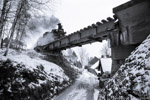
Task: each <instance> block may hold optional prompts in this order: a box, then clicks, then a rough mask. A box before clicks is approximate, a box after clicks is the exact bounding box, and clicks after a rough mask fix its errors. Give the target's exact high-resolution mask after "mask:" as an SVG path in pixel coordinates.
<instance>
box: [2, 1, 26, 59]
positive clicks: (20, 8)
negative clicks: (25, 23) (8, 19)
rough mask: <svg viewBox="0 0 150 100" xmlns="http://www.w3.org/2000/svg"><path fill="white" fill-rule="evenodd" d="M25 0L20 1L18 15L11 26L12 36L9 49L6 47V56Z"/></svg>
mask: <svg viewBox="0 0 150 100" xmlns="http://www.w3.org/2000/svg"><path fill="white" fill-rule="evenodd" d="M23 1H24V0H22V1H21V3H18V8H17V12H16V17H15V19H14V22H13V25H12V28H11V34H10V38H9V41H8V45H7V49H6V51H5V53H4V56H7V54H8V52H9V47H10V43H11V40H12V38H13V36H14V31H15V27H16V24H17V21H18V19H19V17H20V16H21V15H20V12H21V10H22V7H23V4H24V3H23Z"/></svg>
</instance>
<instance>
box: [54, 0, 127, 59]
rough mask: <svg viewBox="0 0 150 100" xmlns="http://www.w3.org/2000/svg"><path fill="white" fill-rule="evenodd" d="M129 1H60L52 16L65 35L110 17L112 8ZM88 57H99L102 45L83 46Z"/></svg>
mask: <svg viewBox="0 0 150 100" xmlns="http://www.w3.org/2000/svg"><path fill="white" fill-rule="evenodd" d="M127 1H129V0H61V1H60V2H59V3H58V4H57V7H56V9H55V13H54V15H55V16H56V17H58V18H59V20H60V22H61V23H62V25H63V27H64V30H65V31H66V32H67V34H70V33H72V32H75V31H77V30H80V29H82V28H84V27H87V26H89V25H91V24H93V23H96V22H98V21H101V20H102V19H106V18H107V17H112V16H113V12H112V8H114V7H116V6H118V5H121V4H123V3H125V2H127ZM83 47H85V48H86V50H87V52H88V53H89V55H90V56H98V57H100V49H101V47H102V44H100V43H93V44H89V45H85V46H83Z"/></svg>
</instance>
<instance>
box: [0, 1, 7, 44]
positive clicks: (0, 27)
mask: <svg viewBox="0 0 150 100" xmlns="http://www.w3.org/2000/svg"><path fill="white" fill-rule="evenodd" d="M7 6H8V0H4V1H3V8H2V13H1V17H0V45H1V40H2V34H3V27H4V24H5V20H6V19H5V18H6V17H5V14H6V10H7Z"/></svg>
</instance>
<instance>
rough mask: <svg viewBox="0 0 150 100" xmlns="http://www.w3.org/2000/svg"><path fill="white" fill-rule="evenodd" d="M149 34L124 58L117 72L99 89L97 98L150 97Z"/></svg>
mask: <svg viewBox="0 0 150 100" xmlns="http://www.w3.org/2000/svg"><path fill="white" fill-rule="evenodd" d="M149 91H150V35H149V36H148V37H147V39H146V40H144V41H143V42H142V44H141V45H140V46H138V47H137V48H136V50H135V51H133V52H132V53H131V55H130V56H129V57H128V58H127V59H126V60H125V64H124V65H122V66H121V67H120V69H119V70H118V71H117V73H116V74H115V75H114V76H113V77H112V78H111V79H110V80H109V81H108V82H107V83H106V86H105V87H104V89H101V90H100V94H99V100H102V99H106V97H108V99H114V98H121V96H122V97H123V98H131V99H135V100H140V99H144V100H148V99H150V93H149Z"/></svg>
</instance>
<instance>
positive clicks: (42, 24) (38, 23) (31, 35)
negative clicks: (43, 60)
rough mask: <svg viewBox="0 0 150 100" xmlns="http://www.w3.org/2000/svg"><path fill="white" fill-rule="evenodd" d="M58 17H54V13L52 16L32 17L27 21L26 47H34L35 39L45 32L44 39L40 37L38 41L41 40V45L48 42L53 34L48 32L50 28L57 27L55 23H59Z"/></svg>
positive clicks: (51, 39)
mask: <svg viewBox="0 0 150 100" xmlns="http://www.w3.org/2000/svg"><path fill="white" fill-rule="evenodd" d="M59 22H60V21H59V19H58V18H56V17H55V16H54V15H52V16H50V17H49V16H40V17H38V18H37V17H36V18H32V19H31V20H30V21H29V23H28V29H27V35H28V36H27V37H26V38H25V41H26V44H27V48H28V49H31V48H34V47H35V46H36V44H37V41H38V40H39V38H40V37H42V36H43V34H44V33H45V32H49V35H47V36H48V37H47V38H45V39H42V38H41V39H40V40H39V42H41V45H43V44H44V43H46V44H47V43H48V42H50V41H53V40H54V38H53V35H52V34H51V33H50V32H51V30H52V29H55V28H56V27H57V24H58V23H59Z"/></svg>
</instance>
